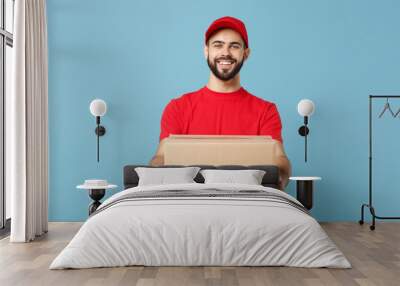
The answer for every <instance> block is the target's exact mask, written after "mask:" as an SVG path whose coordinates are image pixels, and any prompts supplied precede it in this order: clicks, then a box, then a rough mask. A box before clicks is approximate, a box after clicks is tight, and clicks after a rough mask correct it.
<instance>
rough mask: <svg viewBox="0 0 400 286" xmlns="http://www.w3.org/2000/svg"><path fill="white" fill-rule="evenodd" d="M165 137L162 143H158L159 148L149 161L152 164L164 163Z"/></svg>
mask: <svg viewBox="0 0 400 286" xmlns="http://www.w3.org/2000/svg"><path fill="white" fill-rule="evenodd" d="M165 139H166V138H164V139H163V140H161V141H160V144H158V148H157V151H156V154H155V155H154V157H153V158H152V159H151V161H150V162H149V165H150V166H154V167H156V166H163V165H164V144H165Z"/></svg>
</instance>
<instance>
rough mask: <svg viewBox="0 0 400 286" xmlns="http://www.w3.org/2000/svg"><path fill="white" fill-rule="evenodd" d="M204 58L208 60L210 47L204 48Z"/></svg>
mask: <svg viewBox="0 0 400 286" xmlns="http://www.w3.org/2000/svg"><path fill="white" fill-rule="evenodd" d="M204 57H205V59H207V58H208V45H205V46H204Z"/></svg>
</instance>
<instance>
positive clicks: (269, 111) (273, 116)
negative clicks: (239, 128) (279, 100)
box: [260, 103, 283, 143]
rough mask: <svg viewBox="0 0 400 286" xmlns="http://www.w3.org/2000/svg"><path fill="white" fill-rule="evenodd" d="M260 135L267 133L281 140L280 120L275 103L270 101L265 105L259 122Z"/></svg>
mask: <svg viewBox="0 0 400 286" xmlns="http://www.w3.org/2000/svg"><path fill="white" fill-rule="evenodd" d="M260 135H269V136H271V137H272V139H275V140H278V141H280V142H282V143H283V140H282V122H281V117H280V116H279V112H278V109H277V108H276V105H275V104H273V103H271V104H269V105H268V106H266V109H265V111H264V114H263V115H262V118H261V122H260Z"/></svg>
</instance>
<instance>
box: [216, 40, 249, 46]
mask: <svg viewBox="0 0 400 286" xmlns="http://www.w3.org/2000/svg"><path fill="white" fill-rule="evenodd" d="M211 44H225V42H224V41H219V40H216V41H213V42H212V43H211ZM229 44H230V45H239V46H242V43H240V42H230V43H229Z"/></svg>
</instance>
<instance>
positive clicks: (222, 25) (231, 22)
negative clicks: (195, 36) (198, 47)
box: [205, 16, 249, 47]
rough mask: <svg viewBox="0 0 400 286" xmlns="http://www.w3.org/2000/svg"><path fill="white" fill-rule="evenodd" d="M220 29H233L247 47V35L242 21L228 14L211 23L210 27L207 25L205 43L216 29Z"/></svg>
mask: <svg viewBox="0 0 400 286" xmlns="http://www.w3.org/2000/svg"><path fill="white" fill-rule="evenodd" d="M221 29H232V30H235V31H236V32H238V33H239V34H240V36H242V39H243V41H244V42H245V44H246V47H249V39H248V37H247V30H246V26H245V25H244V23H243V22H242V21H241V20H239V19H237V18H233V17H229V16H226V17H222V18H219V19H217V20H215V21H214V22H212V23H211V25H210V27H208V29H207V31H206V37H205V43H206V44H207V41H208V39H209V38H210V37H211V36H212V35H213V34H214V33H215V32H216V31H218V30H221Z"/></svg>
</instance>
